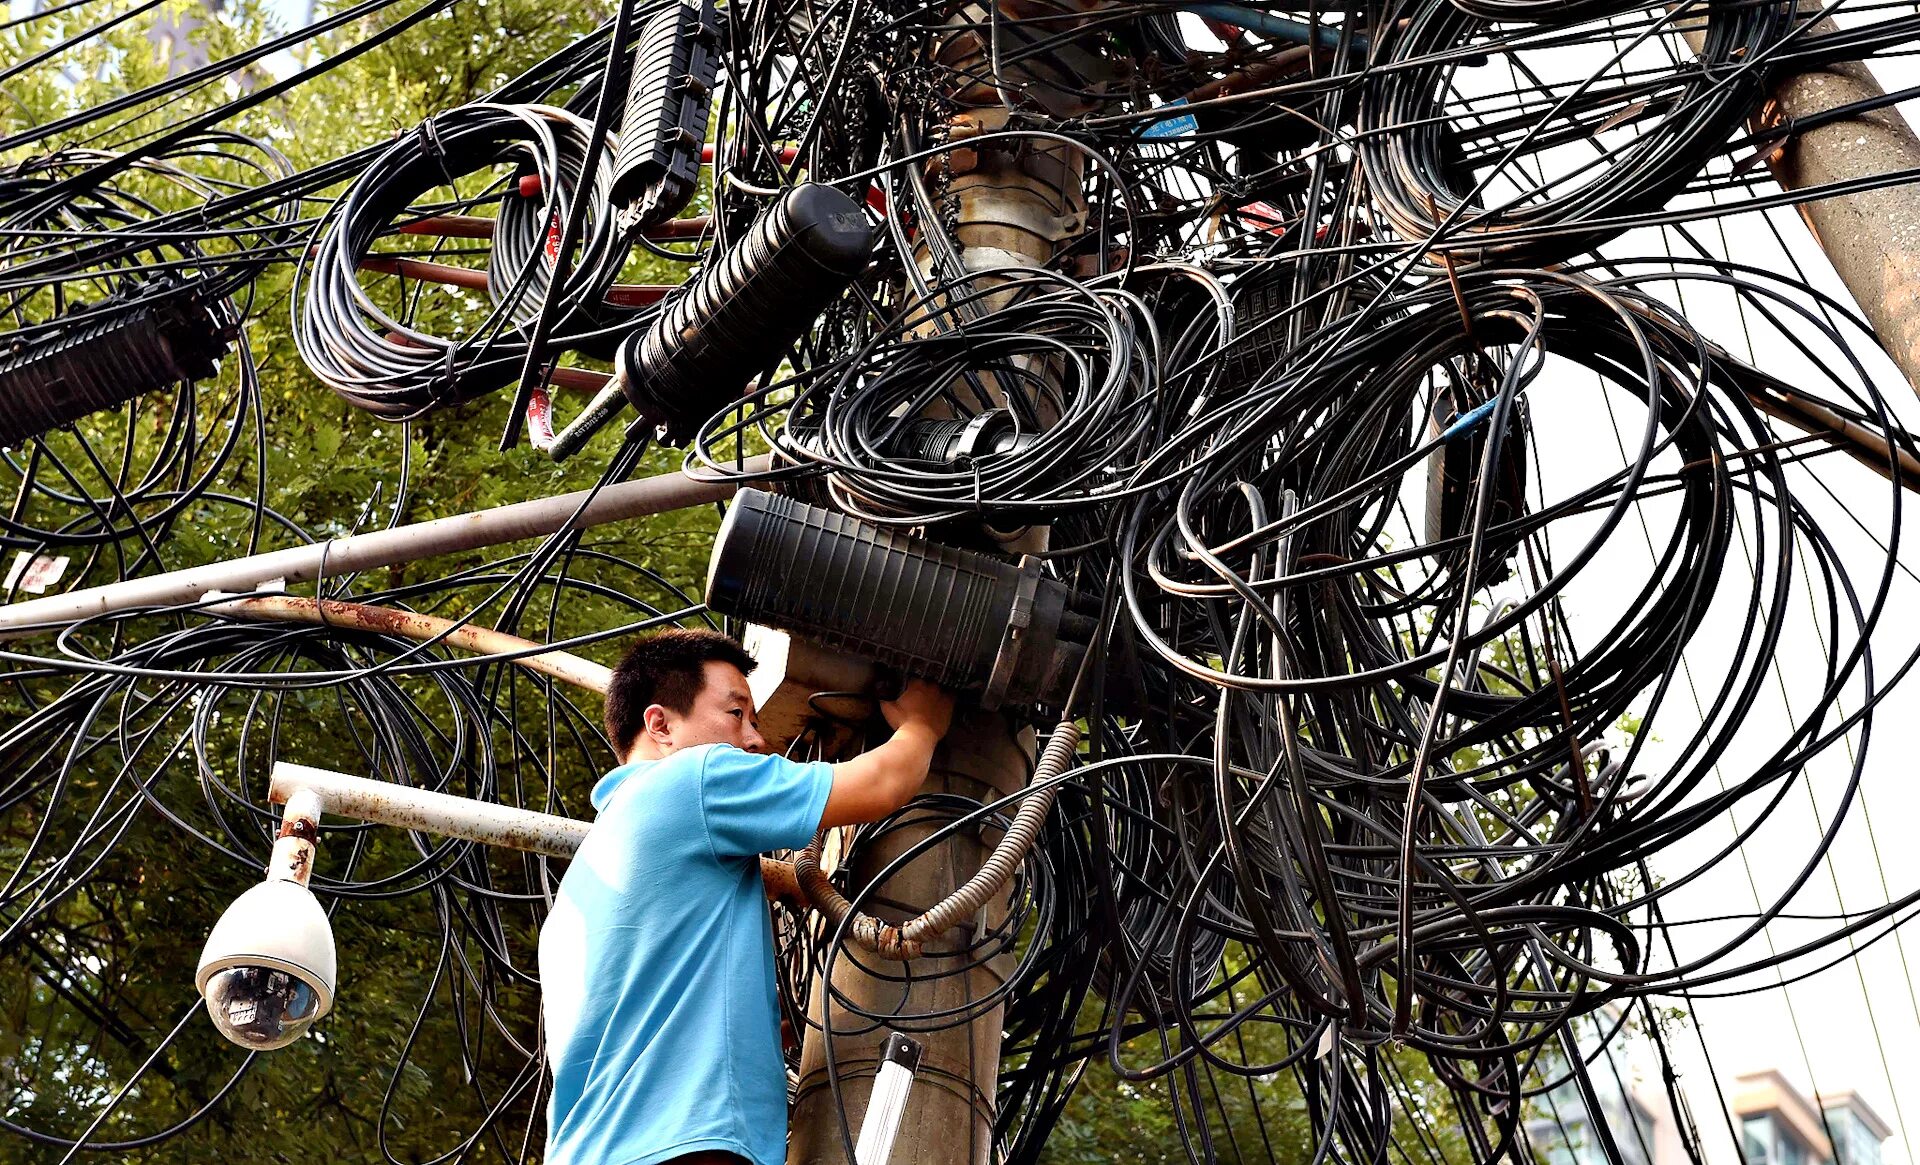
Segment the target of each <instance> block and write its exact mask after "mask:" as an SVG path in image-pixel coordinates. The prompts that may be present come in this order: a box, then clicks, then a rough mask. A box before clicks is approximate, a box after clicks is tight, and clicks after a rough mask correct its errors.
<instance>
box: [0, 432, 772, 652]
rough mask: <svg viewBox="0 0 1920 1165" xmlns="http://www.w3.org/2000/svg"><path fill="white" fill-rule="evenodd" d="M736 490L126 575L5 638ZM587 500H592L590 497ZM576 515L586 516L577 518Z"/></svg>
mask: <svg viewBox="0 0 1920 1165" xmlns="http://www.w3.org/2000/svg"><path fill="white" fill-rule="evenodd" d="M766 468H767V458H766V457H765V456H764V455H763V456H760V457H754V458H749V459H748V460H747V462H746V464H745V466H744V475H745V476H752V475H753V474H755V473H759V472H761V471H763V470H765V469H766ZM733 491H734V483H733V482H732V481H701V480H697V479H695V478H691V477H688V476H687V475H686V474H684V473H678V472H676V473H663V474H660V475H658V476H656V477H649V478H643V479H641V480H639V481H629V482H622V483H620V484H618V485H610V486H608V487H606V488H605V489H603V490H600V491H599V493H598V494H597V495H595V494H594V493H593V491H591V490H578V491H575V492H573V493H567V494H558V495H556V496H554V497H548V498H536V499H534V500H532V501H526V502H515V503H514V504H512V505H507V506H496V507H495V508H493V509H491V510H480V511H478V512H476V513H471V514H457V515H455V516H453V517H450V518H436V519H434V520H433V521H431V522H420V523H416V524H414V525H411V526H398V527H395V528H394V529H391V530H377V531H374V532H373V533H370V534H350V535H347V536H346V537H344V538H335V539H332V540H331V541H328V542H320V543H315V544H313V545H309V546H293V547H289V548H287V549H285V550H274V551H269V552H268V553H265V554H254V555H249V556H248V557H246V558H235V559H229V560H227V561H225V562H213V563H208V564H207V565H205V566H194V567H188V568H187V569H185V570H173V571H168V572H167V573H165V574H156V575H153V576H151V577H148V578H136V579H127V580H125V581H124V582H116V583H108V584H106V585H105V586H98V587H89V588H87V589H86V590H82V591H74V592H72V593H70V594H64V595H48V596H46V597H45V598H39V599H30V600H28V601H27V602H24V603H14V604H11V605H9V606H5V607H0V639H17V638H22V637H25V636H32V635H48V634H52V633H54V632H56V631H59V630H61V629H62V628H64V627H66V626H68V625H70V624H73V623H76V622H79V621H80V620H82V619H91V618H96V617H98V616H101V615H108V614H112V613H114V612H116V611H125V610H130V609H132V608H136V607H173V606H179V605H181V604H184V603H194V602H198V601H199V600H200V599H202V598H203V597H205V596H206V595H207V594H208V592H212V591H221V592H227V593H231V594H235V595H241V594H246V593H248V592H251V591H257V590H261V589H263V587H262V584H276V585H280V586H290V585H292V584H294V583H303V582H311V581H313V580H314V579H316V578H318V577H320V575H321V574H322V573H325V574H329V575H339V574H348V573H351V572H353V571H361V570H374V569H377V568H379V567H383V566H395V565H398V564H399V563H402V562H415V561H418V560H419V559H423V558H433V557H436V556H438V555H442V554H457V553H461V552H463V551H467V550H477V549H479V548H481V547H483V546H497V545H499V544H501V543H503V542H517V541H519V540H521V539H523V538H540V537H545V536H546V535H548V534H552V533H554V532H555V531H557V530H560V529H561V528H563V527H565V528H568V529H575V530H582V529H586V528H587V527H590V526H600V525H604V524H606V523H608V522H618V521H622V520H625V519H628V518H639V517H644V516H646V515H648V514H660V513H665V512H667V511H668V510H683V509H686V508H688V507H690V506H699V505H705V504H707V503H708V502H717V501H721V500H724V499H726V498H729V497H732V496H733ZM589 497H591V498H592V501H591V502H588V501H587V499H588V498H589ZM583 503H586V508H585V509H584V510H582V509H581V506H582V504H583ZM576 510H578V511H580V512H579V515H578V516H577V517H576V516H575V511H576ZM267 589H274V588H272V587H269V588H267Z"/></svg>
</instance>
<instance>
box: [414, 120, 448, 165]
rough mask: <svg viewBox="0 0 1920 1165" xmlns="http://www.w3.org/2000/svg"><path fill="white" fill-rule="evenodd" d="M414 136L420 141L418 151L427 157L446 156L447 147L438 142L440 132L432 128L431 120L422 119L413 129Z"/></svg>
mask: <svg viewBox="0 0 1920 1165" xmlns="http://www.w3.org/2000/svg"><path fill="white" fill-rule="evenodd" d="M414 134H415V136H416V137H418V138H419V139H420V149H421V151H422V152H424V153H425V154H426V155H427V157H429V158H444V157H446V156H447V147H446V145H445V144H444V143H442V142H441V140H440V131H439V130H438V129H436V128H434V124H433V118H431V117H428V118H423V119H422V120H421V122H420V124H419V125H417V126H415V127H414Z"/></svg>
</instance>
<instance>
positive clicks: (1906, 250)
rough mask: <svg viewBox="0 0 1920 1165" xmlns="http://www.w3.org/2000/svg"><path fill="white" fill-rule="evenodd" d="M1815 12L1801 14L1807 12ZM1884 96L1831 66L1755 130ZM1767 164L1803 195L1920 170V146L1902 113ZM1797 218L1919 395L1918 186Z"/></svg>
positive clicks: (1800, 80) (1886, 112) (1835, 129)
mask: <svg viewBox="0 0 1920 1165" xmlns="http://www.w3.org/2000/svg"><path fill="white" fill-rule="evenodd" d="M1819 8H1820V6H1819V5H1817V4H1812V3H1802V5H1801V10H1802V11H1803V12H1817V11H1818V10H1819ZM1687 23H1691V24H1694V25H1696V26H1697V23H1698V22H1697V21H1689V22H1687ZM1836 31H1838V27H1837V26H1836V25H1835V24H1834V23H1833V22H1832V21H1831V20H1823V21H1821V22H1820V23H1819V24H1817V25H1816V26H1815V27H1814V29H1813V30H1812V32H1811V33H1810V34H1809V35H1813V36H1820V35H1825V34H1827V33H1831V32H1836ZM1685 35H1686V38H1687V41H1688V43H1690V44H1691V45H1692V46H1693V47H1694V49H1695V50H1698V49H1699V47H1700V43H1701V39H1702V38H1701V35H1700V33H1699V32H1698V31H1694V30H1688V31H1687V32H1686V34H1685ZM1885 95H1886V93H1885V90H1883V89H1881V87H1880V83H1879V82H1877V81H1875V80H1874V79H1873V74H1872V73H1870V72H1868V70H1867V67H1866V66H1865V65H1864V64H1861V63H1859V62H1844V63H1841V64H1836V65H1830V66H1828V67H1827V68H1824V69H1818V70H1815V71H1813V72H1809V73H1801V74H1799V75H1797V76H1794V77H1789V78H1787V79H1786V80H1784V81H1782V82H1781V83H1780V84H1779V86H1778V87H1777V88H1775V90H1774V92H1773V96H1772V97H1771V98H1770V99H1769V100H1768V101H1767V103H1766V105H1765V106H1764V107H1763V108H1762V109H1761V111H1760V113H1759V114H1758V116H1757V117H1756V118H1755V129H1756V130H1757V131H1758V132H1761V133H1765V132H1768V131H1772V130H1775V129H1790V128H1791V127H1792V125H1793V123H1794V122H1795V121H1796V120H1800V119H1806V118H1811V117H1816V116H1819V115H1822V114H1825V113H1827V112H1828V111H1830V110H1834V109H1839V108H1841V107H1843V106H1849V105H1856V104H1862V103H1871V102H1873V101H1875V100H1878V99H1880V98H1883V97H1884V96H1885ZM1762 148H1763V149H1764V148H1767V147H1766V146H1765V145H1764V144H1763V146H1762ZM1767 164H1768V166H1769V167H1770V168H1771V169H1772V171H1773V176H1774V178H1775V179H1776V180H1778V181H1779V183H1780V185H1781V186H1782V187H1784V188H1786V189H1787V190H1804V189H1807V188H1808V187H1813V186H1821V185H1825V184H1827V183H1830V182H1845V181H1848V180H1851V179H1863V178H1874V177H1877V176H1880V175H1884V174H1890V173H1894V172H1896V171H1900V170H1910V169H1916V168H1920V138H1916V137H1915V136H1914V132H1913V129H1912V127H1911V126H1909V125H1908V124H1907V119H1906V118H1904V117H1902V116H1900V113H1899V111H1898V110H1896V109H1894V108H1893V107H1892V106H1887V107H1885V108H1881V109H1874V110H1871V111H1869V112H1864V113H1854V114H1851V115H1849V116H1845V117H1841V118H1839V119H1838V120H1835V121H1833V122H1830V123H1828V124H1825V125H1820V126H1817V127H1816V128H1813V129H1808V130H1805V131H1801V132H1793V133H1792V134H1791V136H1789V137H1787V139H1786V140H1785V142H1784V143H1782V144H1781V145H1780V146H1779V148H1778V149H1776V150H1774V151H1773V152H1772V154H1771V155H1770V156H1769V157H1768V159H1767ZM1800 217H1801V218H1803V219H1804V220H1806V224H1807V228H1808V229H1809V230H1811V231H1812V232H1813V237H1814V239H1815V240H1816V241H1817V242H1818V243H1819V244H1820V247H1821V249H1822V250H1823V251H1825V252H1826V254H1827V258H1828V260H1829V261H1830V262H1832V264H1833V269H1834V271H1835V273H1836V274H1838V275H1839V276H1840V279H1841V282H1843V283H1845V284H1846V285H1847V290H1848V291H1849V292H1851V293H1852V294H1853V298H1854V299H1855V301H1857V302H1858V303H1859V305H1860V312H1861V314H1862V315H1864V316H1865V317H1866V318H1867V322H1868V323H1870V324H1872V325H1873V331H1874V334H1875V335H1876V336H1878V337H1879V339H1880V343H1881V346H1882V347H1884V348H1885V349H1886V350H1887V354H1888V355H1890V356H1891V357H1893V362H1894V363H1895V364H1896V365H1898V366H1899V368H1900V371H1901V373H1902V374H1904V375H1905V376H1906V378H1907V382H1908V383H1909V384H1911V385H1912V386H1913V387H1914V389H1915V390H1916V391H1920V186H1917V185H1914V184H1910V183H1909V184H1902V185H1899V186H1886V187H1882V188H1880V189H1877V190H1867V191H1863V192H1861V193H1858V194H1843V195H1838V196H1836V197H1832V198H1821V199H1817V200H1815V201H1812V202H1803V203H1801V204H1800Z"/></svg>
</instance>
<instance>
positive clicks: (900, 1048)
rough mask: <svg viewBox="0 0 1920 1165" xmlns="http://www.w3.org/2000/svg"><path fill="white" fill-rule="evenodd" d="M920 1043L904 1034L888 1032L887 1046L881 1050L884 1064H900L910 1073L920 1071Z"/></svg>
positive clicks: (881, 1060) (881, 1059)
mask: <svg viewBox="0 0 1920 1165" xmlns="http://www.w3.org/2000/svg"><path fill="white" fill-rule="evenodd" d="M920 1052H921V1047H920V1041H919V1040H916V1039H914V1038H913V1037H912V1036H909V1035H906V1034H904V1033H902V1032H888V1033H887V1043H886V1046H885V1047H883V1048H881V1049H880V1062H881V1063H882V1064H898V1065H900V1066H901V1067H902V1068H905V1069H906V1070H907V1071H908V1072H918V1071H919V1070H920Z"/></svg>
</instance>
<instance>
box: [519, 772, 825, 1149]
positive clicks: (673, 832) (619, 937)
mask: <svg viewBox="0 0 1920 1165" xmlns="http://www.w3.org/2000/svg"><path fill="white" fill-rule="evenodd" d="M832 786H833V766H832V765H829V764H825V763H813V764H800V763H798V762H795V761H790V760H787V759H785V758H783V757H777V756H756V755H754V754H752V753H747V752H742V751H741V750H739V749H737V748H733V747H731V746H728V745H721V744H711V745H702V746H700V747H698V748H690V749H685V750H683V751H680V752H676V753H674V754H673V755H672V756H669V757H667V758H666V759H665V760H661V761H642V762H638V763H635V764H630V765H623V766H621V767H620V768H617V769H615V770H613V771H612V772H610V773H608V774H607V775H606V776H605V777H603V778H601V780H600V782H599V784H597V785H595V786H594V789H593V807H594V808H595V809H596V810H597V811H598V814H599V815H598V816H597V817H596V818H595V819H594V824H593V829H592V831H591V832H589V833H588V834H587V840H586V843H585V844H583V845H582V846H581V847H580V852H579V853H577V854H575V855H574V859H573V864H572V865H571V866H569V867H568V869H567V873H566V876H565V877H564V878H562V879H561V881H560V889H559V892H558V894H557V895H556V896H555V900H554V905H553V912H552V913H551V914H550V915H549V916H548V918H547V922H546V925H545V926H544V927H542V928H541V931H540V986H541V992H542V996H543V1008H544V1011H545V1015H546V1032H547V1055H548V1059H549V1060H550V1062H551V1063H552V1065H553V1099H552V1101H551V1102H550V1103H549V1105H548V1108H547V1156H546V1160H547V1165H648V1163H649V1162H655V1161H664V1160H667V1159H669V1158H672V1157H678V1156H680V1155H681V1154H683V1153H692V1152H697V1151H700V1150H704V1149H722V1150H726V1151H728V1152H733V1153H738V1154H739V1155H740V1156H742V1157H746V1158H747V1159H749V1160H751V1161H753V1162H755V1165H782V1162H783V1161H785V1159H786V1144H787V1087H786V1085H787V1078H786V1070H785V1066H784V1065H783V1063H782V1062H781V1058H780V1017H779V1009H778V1003H777V997H776V993H775V992H776V989H775V987H774V968H773V928H772V926H771V925H770V924H769V922H768V918H767V900H766V892H765V891H764V890H763V889H762V887H761V881H760V862H759V855H760V853H761V852H763V851H765V850H771V849H798V848H799V847H801V846H804V845H806V844H807V843H808V842H809V841H811V840H812V839H813V833H814V830H815V828H816V827H818V826H819V824H820V814H821V812H822V811H823V810H824V809H825V808H826V804H827V793H828V791H829V790H830V789H831V788H832Z"/></svg>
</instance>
